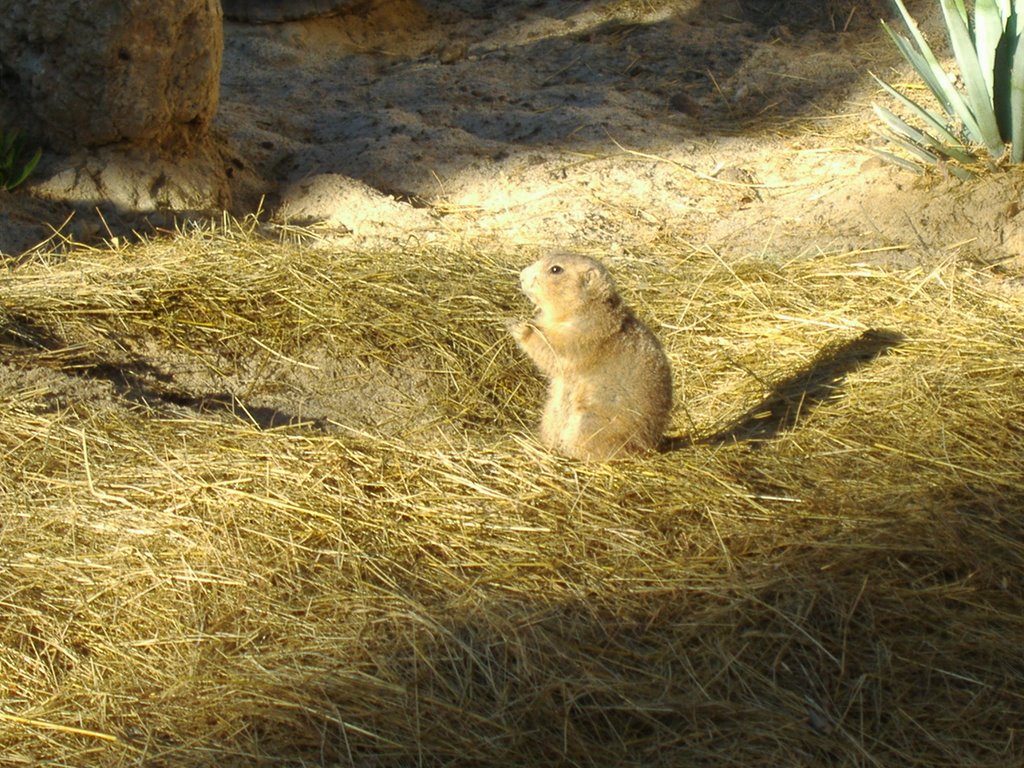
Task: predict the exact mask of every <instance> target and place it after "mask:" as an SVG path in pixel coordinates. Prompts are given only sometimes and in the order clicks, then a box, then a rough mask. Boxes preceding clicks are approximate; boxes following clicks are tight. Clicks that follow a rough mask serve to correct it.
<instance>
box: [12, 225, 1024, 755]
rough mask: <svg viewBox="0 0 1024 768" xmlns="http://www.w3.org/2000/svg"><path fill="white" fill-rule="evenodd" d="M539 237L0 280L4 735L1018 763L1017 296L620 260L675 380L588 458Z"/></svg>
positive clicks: (780, 269) (128, 751)
mask: <svg viewBox="0 0 1024 768" xmlns="http://www.w3.org/2000/svg"><path fill="white" fill-rule="evenodd" d="M525 258H526V257H524V256H521V255H507V256H502V255H487V254H481V253H453V252H447V251H432V250H429V249H422V248H410V249H405V250H402V249H395V250H393V251H391V252H365V251H364V252H358V251H339V250H334V249H331V248H328V247H326V246H325V244H323V243H317V242H311V241H300V242H292V243H281V242H277V241H274V240H268V239H265V238H263V237H261V236H259V235H258V234H257V233H256V232H255V231H254V230H253V229H252V228H251V227H245V226H235V225H232V226H229V227H227V228H218V229H215V230H209V231H194V232H190V233H183V234H179V235H178V236H176V237H173V238H168V239H166V240H159V241H154V242H151V243H147V244H143V245H139V246H134V247H131V248H126V249H118V250H87V249H75V250H73V251H72V252H71V253H68V254H65V255H57V254H52V255H46V254H37V255H36V256H34V257H33V259H32V260H31V261H30V262H29V263H26V264H23V265H21V266H19V267H18V268H12V269H10V270H9V271H8V272H7V273H6V274H4V275H3V276H2V277H0V302H2V303H0V313H2V315H0V317H2V323H3V324H2V331H3V346H2V354H3V358H2V361H0V457H2V465H0V492H2V495H0V680H2V688H0V764H3V765H12V766H14V765H37V764H48V765H68V766H72V765H73V766H87V765H89V766H91V765H97V766H107V765H109V766H114V765H117V766H123V765H146V766H214V765H216V766H224V765H245V766H258V765H266V766H281V765H292V766H300V765H301V766H312V765H356V766H385V765H393V766H410V765H466V766H469V765H473V766H480V765H493V766H530V767H531V768H535V767H536V766H544V765H551V766H555V765H558V766H563V765H579V766H591V765H616V766H623V765H636V766H641V765H642V766H655V765H666V766H681V765H685V766H700V765H715V766H721V765H737V766H738V765H742V766H753V765H761V766H782V765H786V766H821V765H842V766H895V765H899V766H928V768H935V767H936V766H957V768H963V767H965V766H1008V765H1016V764H1021V762H1022V760H1024V739H1022V736H1021V732H1020V728H1021V724H1022V723H1024V643H1022V642H1021V638H1024V570H1022V569H1024V523H1022V517H1021V511H1020V510H1021V509H1022V508H1024V428H1022V427H1021V424H1024V354H1022V352H1024V350H1022V345H1024V342H1022V339H1024V316H1022V311H1021V307H1020V294H1019V292H1018V293H1013V292H1012V291H1007V292H1005V293H1001V292H999V290H997V289H998V285H997V284H996V283H995V282H994V281H993V280H992V279H991V278H990V277H988V276H984V275H979V274H977V273H974V272H972V271H971V270H969V269H965V268H958V267H957V266H956V264H955V263H954V262H953V261H950V262H948V263H946V264H943V265H942V266H939V267H936V268H935V269H934V270H931V271H927V270H925V271H903V272H895V271H887V270H885V269H882V268H880V267H877V266H870V265H867V264H863V263H859V262H860V261H862V259H861V258H860V256H859V255H858V254H845V255H836V256H820V257H817V258H808V259H803V260H800V261H796V262H790V263H784V262H781V261H779V260H773V259H771V258H767V257H760V258H757V259H750V260H748V261H742V262H739V263H729V264H726V263H724V262H723V261H721V260H720V259H718V258H717V257H716V256H715V254H713V253H710V252H701V251H696V250H693V249H691V248H688V247H685V246H681V245H678V244H676V245H673V246H662V247H659V248H656V249H653V250H652V252H651V253H649V254H644V255H643V256H635V257H631V258H626V257H623V258H619V259H617V260H614V261H613V262H612V264H611V266H612V269H613V270H614V271H615V273H616V275H617V276H618V278H619V281H620V283H621V284H622V287H623V290H624V292H625V293H626V294H627V295H628V296H629V297H630V299H631V301H632V303H634V304H635V305H636V306H637V308H638V310H639V312H640V313H641V314H642V315H643V316H644V317H645V318H647V319H648V320H649V321H650V322H651V324H652V325H653V326H654V327H656V328H658V329H660V331H661V335H662V337H663V339H664V341H665V345H666V348H667V351H668V353H669V355H670V357H671V359H672V362H673V364H674V367H675V370H676V374H677V392H678V395H679V405H678V407H677V410H676V413H675V427H674V433H675V436H674V439H673V440H672V441H671V442H670V444H669V447H670V448H671V450H668V451H666V452H664V453H662V454H659V455H657V456H653V457H650V458H647V459H644V460H637V461H629V462H621V463H616V464H611V465H604V466H600V465H598V466H588V465H583V464H578V463H574V462H570V461H565V460H561V459H558V458H555V457H552V456H549V455H547V454H546V453H544V452H543V451H542V450H541V449H539V448H538V446H537V445H536V444H535V442H534V441H533V439H532V438H531V437H530V435H529V431H528V425H529V423H530V422H531V421H532V420H533V419H534V418H535V414H536V411H537V408H538V406H539V402H540V397H541V387H542V384H541V382H540V381H539V380H538V379H537V377H536V374H535V373H534V372H533V371H532V370H531V369H530V367H529V365H528V363H526V362H525V361H524V360H522V359H521V358H520V356H519V355H518V354H517V353H516V352H515V350H514V349H513V345H512V344H510V343H509V341H508V340H507V339H506V337H505V331H504V327H505V322H506V321H507V320H508V319H510V318H512V317H513V316H515V315H516V314H522V313H524V312H525V311H526V306H525V303H524V302H523V301H522V300H521V299H520V298H519V297H518V296H517V295H516V290H515V282H514V280H515V269H517V268H518V267H519V266H520V265H521V262H522V261H523V260H524V259H525ZM339 361H340V362H339ZM324 379H329V382H328V383H329V384H330V387H325V386H323V384H324ZM328 389H330V390H332V391H334V390H336V392H335V394H336V396H337V398H336V399H334V400H332V399H330V397H328V395H329V394H330V392H327V390H328ZM346 392H347V393H350V394H351V393H355V394H356V395H357V396H355V397H348V398H346V397H343V395H344V394H345V393H346ZM289 421H291V422H292V423H289Z"/></svg>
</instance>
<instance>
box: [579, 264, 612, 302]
mask: <svg viewBox="0 0 1024 768" xmlns="http://www.w3.org/2000/svg"><path fill="white" fill-rule="evenodd" d="M580 285H582V286H583V289H584V290H585V291H586V292H587V293H588V294H590V295H591V296H596V297H597V298H605V297H607V296H610V295H611V294H612V292H613V291H612V283H611V279H610V278H609V277H608V275H607V274H605V273H604V272H603V270H602V269H601V268H600V267H596V266H595V267H588V268H587V270H586V271H585V272H584V273H583V274H582V275H580Z"/></svg>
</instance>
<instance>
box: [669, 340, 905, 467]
mask: <svg viewBox="0 0 1024 768" xmlns="http://www.w3.org/2000/svg"><path fill="white" fill-rule="evenodd" d="M905 339H906V337H904V336H903V334H901V333H899V332H898V331H892V330H886V329H875V328H872V329H869V330H867V331H864V333H862V334H861V335H860V336H858V337H857V338H855V339H849V340H846V341H839V342H835V343H833V344H829V345H827V346H825V347H824V348H823V349H822V350H821V351H820V352H818V354H817V355H816V356H815V357H814V359H813V360H812V361H811V362H810V363H809V364H808V365H807V366H806V367H804V368H802V369H801V370H799V371H797V372H796V373H794V374H793V375H792V376H789V377H788V378H786V379H783V380H782V381H780V382H779V383H777V384H775V386H773V387H772V390H771V392H769V393H768V395H766V396H765V398H764V399H763V400H761V402H759V403H758V404H757V405H755V406H754V407H753V408H751V409H749V410H748V411H747V412H746V413H744V414H743V415H742V416H740V417H739V418H738V419H736V420H735V421H734V422H733V423H732V424H729V425H728V426H726V427H724V428H723V429H720V430H719V431H717V432H715V433H714V434H712V435H708V436H707V437H696V438H694V437H690V436H688V435H679V436H675V437H666V438H665V439H664V440H663V441H662V444H661V446H660V450H661V451H662V452H667V451H675V450H680V449H682V448H688V447H690V446H692V445H722V444H724V443H734V442H743V441H760V440H770V439H772V438H773V437H777V436H778V435H779V434H780V433H782V432H785V431H786V430H788V429H791V428H792V427H793V426H794V425H795V424H796V422H797V419H798V418H800V417H802V416H806V415H807V414H808V413H810V412H811V411H812V410H814V409H815V408H816V407H818V406H819V405H821V404H822V403H823V402H826V401H827V400H829V399H830V398H831V397H833V396H834V395H835V393H836V391H837V390H838V389H839V388H840V387H842V385H843V381H844V380H845V378H846V376H847V375H848V374H850V373H852V372H853V371H856V370H857V369H858V368H860V367H861V366H863V365H867V364H868V363H870V362H871V361H873V360H875V359H876V358H878V357H880V356H882V355H884V354H885V353H886V352H888V351H889V350H890V349H892V348H893V347H895V346H898V345H899V344H902V343H903V342H904V341H905Z"/></svg>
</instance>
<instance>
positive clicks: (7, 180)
mask: <svg viewBox="0 0 1024 768" xmlns="http://www.w3.org/2000/svg"><path fill="white" fill-rule="evenodd" d="M23 150H24V146H23V143H22V141H21V137H20V136H18V132H17V131H14V130H11V131H0V189H6V190H12V189H14V188H15V187H17V186H18V185H19V184H21V183H22V182H23V181H25V179H27V178H28V177H29V176H30V175H31V174H32V171H34V170H35V169H36V166H37V165H38V164H39V158H41V157H42V156H43V150H41V149H37V150H36V151H35V153H34V154H33V155H32V156H31V157H30V158H29V159H28V160H23V159H22V158H23V155H24V152H23Z"/></svg>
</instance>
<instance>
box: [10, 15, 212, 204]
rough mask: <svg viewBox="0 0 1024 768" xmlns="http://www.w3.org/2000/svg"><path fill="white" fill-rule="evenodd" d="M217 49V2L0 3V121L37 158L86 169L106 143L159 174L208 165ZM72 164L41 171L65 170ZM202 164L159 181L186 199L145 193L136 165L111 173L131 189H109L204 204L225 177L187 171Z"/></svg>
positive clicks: (148, 184)
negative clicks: (39, 151) (43, 152)
mask: <svg viewBox="0 0 1024 768" xmlns="http://www.w3.org/2000/svg"><path fill="white" fill-rule="evenodd" d="M223 51H224V39H223V31H222V24H221V9H220V3H219V2H218V0H161V2H158V3H155V2H147V1H146V0H0V126H3V127H5V128H11V127H16V128H18V129H19V130H20V131H21V132H22V134H23V135H25V136H26V137H29V138H30V139H31V140H33V141H35V142H37V143H39V144H41V145H43V146H45V147H47V149H48V151H47V156H50V157H52V156H53V155H54V154H57V155H62V156H67V157H69V158H70V157H75V158H78V160H75V161H73V162H78V163H84V162H85V161H84V160H83V158H85V157H86V156H88V157H89V158H91V160H90V163H91V165H90V166H89V167H90V168H92V170H91V171H89V175H92V176H95V175H96V174H95V166H96V158H97V157H99V156H100V155H106V154H108V153H109V152H110V151H111V150H114V151H115V154H117V155H118V157H134V158H137V159H138V162H134V163H130V164H132V165H133V166H134V167H137V168H142V167H144V166H145V164H147V163H150V162H151V161H152V159H153V158H156V159H157V160H158V162H156V163H155V164H154V165H155V166H158V167H159V170H158V171H155V173H157V174H158V175H159V176H160V177H162V178H163V179H164V180H165V181H166V180H167V178H168V174H170V176H174V175H175V170H174V169H175V168H176V167H178V166H181V167H185V166H188V164H189V163H190V162H191V159H192V158H194V157H197V156H200V157H202V158H203V160H202V164H203V165H204V166H208V165H209V155H210V149H211V147H210V143H209V128H210V124H211V121H212V120H213V117H214V114H215V112H216V110H217V102H218V97H219V84H220V68H221V58H222V56H223ZM83 150H84V151H86V152H85V154H83ZM93 150H94V151H93ZM136 150H138V151H136ZM51 165H52V163H51ZM45 170H46V169H45V167H44V168H42V169H41V171H44V172H45ZM77 170H78V169H75V168H72V169H70V171H69V169H68V168H67V167H66V166H65V167H64V168H62V169H61V168H52V167H51V168H50V171H51V173H55V174H60V173H63V174H64V176H65V177H66V176H67V173H69V172H71V173H75V172H76V171H77ZM208 171H209V168H208V167H207V168H205V169H204V170H203V171H202V172H197V171H195V170H194V169H187V172H186V173H185V176H186V177H187V180H186V181H183V182H182V183H179V184H176V183H173V182H172V183H169V184H164V185H163V186H164V187H165V188H167V189H173V188H175V187H180V186H182V184H184V185H185V186H187V187H189V189H188V192H187V193H186V194H185V198H188V201H187V202H186V200H185V199H180V200H179V199H176V198H175V196H174V195H165V196H164V197H163V198H160V196H159V195H157V196H155V197H154V196H153V195H152V194H149V193H148V192H146V191H145V189H147V188H152V186H153V184H154V182H155V181H156V180H157V178H156V177H155V176H154V178H145V176H146V174H144V173H135V172H133V173H130V174H120V175H119V177H120V178H122V179H124V180H130V183H132V184H141V185H142V188H143V192H142V194H138V193H137V192H135V191H132V190H122V191H121V192H120V193H119V194H120V197H121V198H122V199H125V200H128V199H137V200H141V201H147V200H148V201H153V200H157V199H161V200H162V204H169V205H174V204H176V203H180V204H183V205H186V204H187V205H189V206H190V207H191V206H192V205H193V204H194V203H195V202H196V201H197V200H202V201H205V202H207V203H211V204H214V203H216V202H218V200H217V198H218V197H219V196H221V195H222V194H223V189H224V188H225V184H224V180H223V178H221V179H216V178H213V179H206V180H201V181H198V182H197V181H196V180H195V177H197V175H198V176H202V175H203V174H204V173H207V172H208ZM220 175H221V176H223V172H222V171H221V172H220ZM197 184H198V188H197V186H196V185H197ZM58 186H59V185H58ZM203 187H206V189H203Z"/></svg>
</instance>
